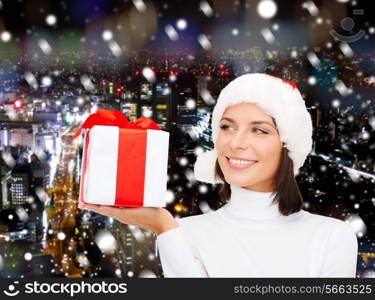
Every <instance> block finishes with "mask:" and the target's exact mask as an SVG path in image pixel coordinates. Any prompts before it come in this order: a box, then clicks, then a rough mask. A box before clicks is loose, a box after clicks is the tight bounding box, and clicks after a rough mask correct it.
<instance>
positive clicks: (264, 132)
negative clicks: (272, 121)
mask: <svg viewBox="0 0 375 300" xmlns="http://www.w3.org/2000/svg"><path fill="white" fill-rule="evenodd" d="M254 131H258V132H260V133H261V134H268V132H267V131H264V130H262V129H260V128H254Z"/></svg>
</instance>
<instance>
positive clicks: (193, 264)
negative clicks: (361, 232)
mask: <svg viewBox="0 0 375 300" xmlns="http://www.w3.org/2000/svg"><path fill="white" fill-rule="evenodd" d="M231 191H232V193H231V198H230V201H229V202H228V203H227V204H226V205H224V206H223V207H221V208H220V209H218V210H216V211H211V212H209V213H206V214H203V215H198V216H190V217H185V218H181V219H177V222H178V223H179V225H180V226H179V227H177V228H174V229H171V230H168V231H166V232H163V233H162V234H160V235H158V236H157V239H156V243H157V246H158V250H159V256H160V261H161V264H162V268H163V272H164V276H165V277H355V276H356V265H357V250H358V242H357V237H356V234H355V232H354V230H353V229H352V227H351V226H350V225H349V224H348V223H346V222H344V221H341V220H338V219H335V218H331V217H326V216H321V215H316V214H312V213H309V212H307V211H305V210H300V211H299V212H297V213H294V214H291V215H289V216H283V215H281V214H280V212H279V210H278V205H277V204H276V205H271V202H272V199H273V197H272V196H271V193H261V192H255V191H251V190H247V189H244V188H242V187H239V186H235V185H231Z"/></svg>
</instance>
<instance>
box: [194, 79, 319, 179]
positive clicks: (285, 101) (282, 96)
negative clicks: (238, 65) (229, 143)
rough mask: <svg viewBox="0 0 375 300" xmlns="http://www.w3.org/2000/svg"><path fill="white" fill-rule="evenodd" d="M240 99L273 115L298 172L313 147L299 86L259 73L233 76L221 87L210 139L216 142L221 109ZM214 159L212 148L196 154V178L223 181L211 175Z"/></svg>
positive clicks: (215, 156) (214, 153)
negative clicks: (232, 78)
mask: <svg viewBox="0 0 375 300" xmlns="http://www.w3.org/2000/svg"><path fill="white" fill-rule="evenodd" d="M239 103H255V104H257V105H258V106H259V107H260V108H262V109H263V110H264V112H265V113H267V114H268V115H270V116H272V117H273V118H274V119H275V121H276V125H277V129H278V131H279V135H280V140H281V141H282V142H283V143H284V145H285V147H286V148H287V149H288V150H289V157H290V159H291V160H292V161H293V171H294V175H297V174H298V169H299V168H300V167H302V166H303V164H304V162H305V159H306V157H307V155H308V154H309V153H310V151H311V149H312V131H313V127H312V121H311V116H310V113H309V112H308V111H307V109H306V105H305V101H304V100H303V98H302V96H301V94H300V92H299V90H298V88H297V87H296V86H295V85H294V84H293V83H291V82H288V81H284V80H282V79H280V78H278V77H274V76H271V75H268V74H261V73H253V74H245V75H242V76H240V77H237V78H236V79H234V80H232V81H231V82H230V83H229V84H228V85H227V86H226V87H225V88H224V89H223V90H222V91H221V93H220V95H219V98H218V99H217V102H216V105H215V107H214V110H213V113H212V122H211V127H212V140H213V142H214V144H215V145H216V139H217V136H218V133H219V126H220V119H221V117H222V116H223V114H224V111H225V110H226V108H227V107H229V106H231V105H235V104H239ZM215 147H216V146H215ZM216 159H217V153H216V150H215V148H214V149H213V150H211V151H207V152H204V153H201V154H200V155H198V157H197V161H196V163H195V166H194V174H195V177H196V179H197V180H199V181H203V182H207V183H222V181H221V180H218V179H215V176H214V175H215V173H214V171H215V162H216Z"/></svg>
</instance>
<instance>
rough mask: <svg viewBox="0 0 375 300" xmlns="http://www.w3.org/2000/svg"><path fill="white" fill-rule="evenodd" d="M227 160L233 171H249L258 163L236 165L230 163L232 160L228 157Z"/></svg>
mask: <svg viewBox="0 0 375 300" xmlns="http://www.w3.org/2000/svg"><path fill="white" fill-rule="evenodd" d="M226 159H227V162H228V165H229V167H230V168H231V169H234V170H245V169H248V168H251V167H252V166H253V165H255V164H256V163H257V162H255V163H252V164H241V165H239V164H234V163H232V162H231V161H230V159H229V158H228V157H226Z"/></svg>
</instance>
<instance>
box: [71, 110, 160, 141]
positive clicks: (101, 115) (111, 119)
mask: <svg viewBox="0 0 375 300" xmlns="http://www.w3.org/2000/svg"><path fill="white" fill-rule="evenodd" d="M95 125H105V126H118V127H120V128H129V129H140V130H147V129H155V130H160V127H159V126H158V125H157V124H156V123H155V122H154V121H153V120H151V119H149V118H145V117H140V118H138V119H137V120H136V121H134V122H130V121H128V119H127V118H126V116H125V115H124V114H123V113H121V112H120V111H118V110H108V109H99V110H98V111H97V112H96V113H93V114H91V115H90V116H88V118H87V119H86V120H85V122H83V124H82V125H81V127H80V128H79V129H78V131H77V132H76V133H75V134H74V136H73V138H72V139H73V140H74V139H75V138H76V137H77V136H79V135H80V134H81V130H82V129H84V128H89V129H91V128H92V127H94V126H95Z"/></svg>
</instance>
